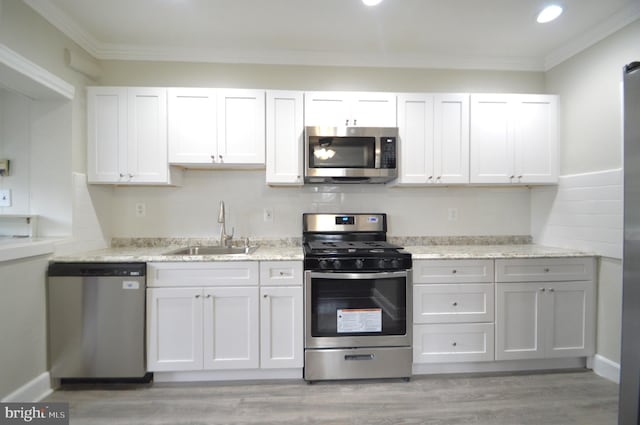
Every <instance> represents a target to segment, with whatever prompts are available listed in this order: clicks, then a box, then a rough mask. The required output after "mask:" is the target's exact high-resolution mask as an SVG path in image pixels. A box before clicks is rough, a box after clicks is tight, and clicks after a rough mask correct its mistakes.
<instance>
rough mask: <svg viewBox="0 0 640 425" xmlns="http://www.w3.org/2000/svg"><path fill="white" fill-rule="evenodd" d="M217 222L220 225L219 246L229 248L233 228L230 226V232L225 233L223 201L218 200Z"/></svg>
mask: <svg viewBox="0 0 640 425" xmlns="http://www.w3.org/2000/svg"><path fill="white" fill-rule="evenodd" d="M218 223H220V224H221V226H220V246H226V247H227V248H231V245H232V243H233V241H232V239H233V233H234V231H235V229H234V228H233V227H232V228H231V234H230V235H227V229H226V227H225V217H224V201H220V211H218Z"/></svg>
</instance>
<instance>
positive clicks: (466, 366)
mask: <svg viewBox="0 0 640 425" xmlns="http://www.w3.org/2000/svg"><path fill="white" fill-rule="evenodd" d="M586 367H587V365H586V359H585V358H584V357H576V358H573V357H571V358H566V359H539V360H502V361H494V362H461V363H414V364H413V374H414V375H431V374H449V373H495V372H522V371H544V370H561V369H584V368H586Z"/></svg>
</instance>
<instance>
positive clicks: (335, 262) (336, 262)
mask: <svg viewBox="0 0 640 425" xmlns="http://www.w3.org/2000/svg"><path fill="white" fill-rule="evenodd" d="M341 265H342V263H341V262H340V260H333V268H334V269H336V270H338V269H339V268H340V266H341Z"/></svg>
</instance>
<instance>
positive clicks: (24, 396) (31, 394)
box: [2, 372, 53, 403]
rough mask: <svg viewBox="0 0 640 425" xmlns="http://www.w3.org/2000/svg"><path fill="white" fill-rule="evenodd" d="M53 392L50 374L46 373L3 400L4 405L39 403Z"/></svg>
mask: <svg viewBox="0 0 640 425" xmlns="http://www.w3.org/2000/svg"><path fill="white" fill-rule="evenodd" d="M52 392H53V388H51V377H50V376H49V372H44V373H42V374H40V375H38V376H36V377H35V378H33V379H32V380H31V381H29V382H27V383H26V384H24V385H23V386H21V387H20V388H18V389H17V390H15V391H14V392H12V393H11V394H9V395H7V396H6V397H4V398H3V399H2V402H3V403H16V402H32V403H33V402H37V401H40V400H42V399H44V398H45V397H47V396H48V395H49V394H51V393H52Z"/></svg>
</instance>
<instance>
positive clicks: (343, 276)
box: [310, 270, 408, 280]
mask: <svg viewBox="0 0 640 425" xmlns="http://www.w3.org/2000/svg"><path fill="white" fill-rule="evenodd" d="M310 274H311V278H312V279H313V278H322V279H354V280H356V279H388V278H393V277H407V275H408V273H407V271H406V270H404V271H400V272H373V273H341V272H332V273H322V272H310Z"/></svg>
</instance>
